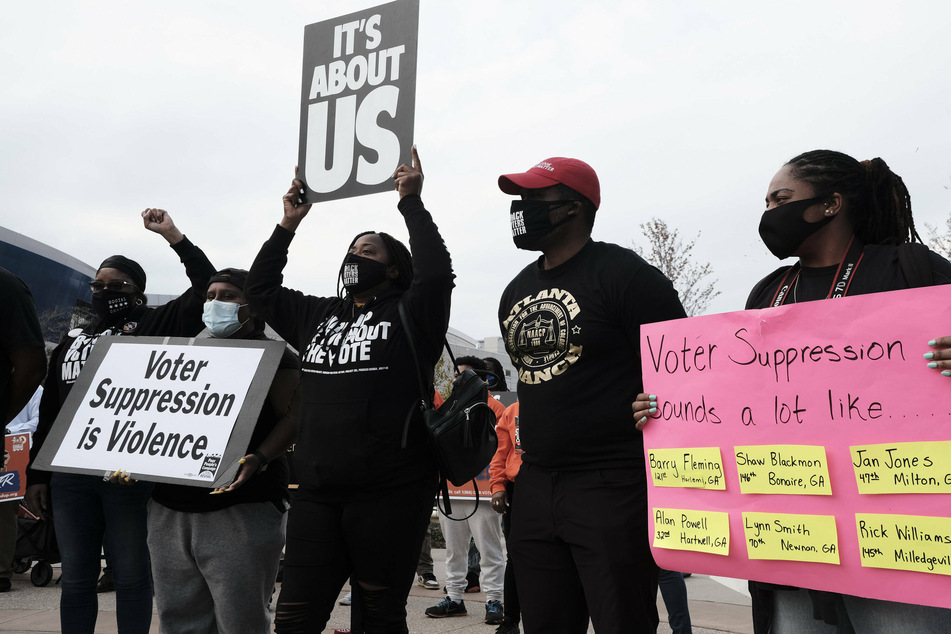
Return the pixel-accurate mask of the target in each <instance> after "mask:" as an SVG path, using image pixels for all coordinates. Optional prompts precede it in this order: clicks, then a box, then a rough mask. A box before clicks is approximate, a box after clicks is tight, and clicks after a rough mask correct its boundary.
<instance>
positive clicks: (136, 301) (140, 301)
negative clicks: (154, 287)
mask: <svg viewBox="0 0 951 634" xmlns="http://www.w3.org/2000/svg"><path fill="white" fill-rule="evenodd" d="M144 303H145V302H143V301H142V298H141V297H138V298H136V300H135V305H136V306H141V305H142V304H144Z"/></svg>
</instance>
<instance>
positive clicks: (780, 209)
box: [633, 150, 951, 634]
mask: <svg viewBox="0 0 951 634" xmlns="http://www.w3.org/2000/svg"><path fill="white" fill-rule="evenodd" d="M759 232H760V237H761V238H762V239H763V242H764V243H765V244H766V247H767V248H768V249H769V250H770V252H772V254H773V255H775V256H776V257H777V258H780V259H785V258H788V257H790V256H795V257H798V261H797V262H796V263H795V264H793V265H792V266H783V267H780V268H779V269H777V270H775V271H773V272H772V273H770V274H769V275H767V276H766V277H765V278H763V279H762V280H761V281H760V282H759V283H758V284H756V286H755V287H754V288H753V290H752V291H751V292H750V296H749V298H748V300H747V303H746V308H747V309H755V308H768V307H775V306H782V305H785V304H790V303H798V302H808V301H815V300H821V299H834V298H839V297H845V296H852V295H863V294H867V293H878V292H885V291H893V290H901V289H907V288H917V287H924V286H933V285H937V284H948V283H951V263H949V262H948V261H947V260H946V259H944V258H943V257H941V256H940V255H938V254H936V253H934V252H932V251H930V250H929V249H928V248H927V247H926V246H924V245H923V244H922V243H921V238H920V237H919V236H918V232H917V231H916V230H915V222H914V218H913V216H912V212H911V198H910V196H909V194H908V190H907V188H906V187H905V184H904V182H903V181H902V179H901V177H900V176H898V175H897V174H895V173H894V172H892V171H891V169H889V167H888V165H886V164H885V161H883V160H882V159H880V158H874V159H871V160H867V161H857V160H856V159H854V158H852V157H851V156H848V155H846V154H843V153H841V152H834V151H831V150H814V151H812V152H806V153H804V154H800V155H799V156H797V157H795V158H793V159H791V160H790V161H789V162H787V163H786V164H785V165H784V166H783V167H782V168H781V169H780V170H779V171H778V172H777V173H776V175H775V176H773V179H772V181H771V182H770V184H769V188H768V190H767V194H766V211H765V213H763V216H762V218H761V220H760V225H759ZM928 345H929V346H930V347H931V352H928V353H926V354H925V355H924V356H925V359H924V360H923V363H927V365H928V367H929V368H932V369H934V370H936V371H938V372H941V374H942V375H943V376H946V377H951V337H938V338H935V339H933V340H931V341H929V342H928ZM656 402H657V396H655V395H648V394H640V395H638V397H637V400H636V401H635V402H634V404H633V412H634V420H635V421H636V425H637V426H638V428H643V427H644V425H646V424H647V422H648V419H649V418H650V417H652V416H655V413H656ZM750 592H751V594H752V598H753V625H754V632H756V633H757V634H759V633H765V632H771V633H773V634H783V633H784V632H796V633H797V634H802V633H811V632H815V633H826V632H828V633H836V632H842V633H847V632H863V633H864V632H872V633H875V632H882V633H885V632H888V633H894V632H916V633H922V632H924V633H928V632H951V610H947V609H942V608H936V607H930V606H923V605H913V604H904V603H896V602H891V601H884V600H878V599H867V598H863V597H857V596H850V595H842V594H836V593H832V592H822V591H816V590H806V589H802V588H795V587H791V586H780V585H774V584H767V583H761V582H755V581H751V582H750Z"/></svg>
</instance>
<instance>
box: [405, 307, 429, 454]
mask: <svg viewBox="0 0 951 634" xmlns="http://www.w3.org/2000/svg"><path fill="white" fill-rule="evenodd" d="M397 307H398V308H399V312H400V323H402V324H403V331H404V332H405V333H406V340H407V341H408V342H409V349H410V353H411V354H412V355H413V367H415V368H416V378H417V380H418V381H419V409H420V411H423V412H425V411H426V410H428V409H433V401H432V398H431V392H430V391H429V390H427V389H426V381H425V380H424V379H423V370H422V368H421V367H419V354H417V352H416V342H415V341H414V340H413V333H412V331H411V330H410V327H409V318H408V317H407V316H406V309H404V308H403V300H402V299H401V300H400V301H399V303H398V304H397ZM415 411H416V406H415V405H414V406H413V407H410V408H409V412H407V413H406V420H404V421H403V440H402V442H401V443H400V448H401V449H406V440H407V438H408V436H409V424H410V421H411V420H412V419H413V414H414V413H415Z"/></svg>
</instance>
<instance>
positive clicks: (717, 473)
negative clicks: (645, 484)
mask: <svg viewBox="0 0 951 634" xmlns="http://www.w3.org/2000/svg"><path fill="white" fill-rule="evenodd" d="M648 461H649V463H650V468H651V482H652V483H653V484H654V486H655V487H680V488H687V489H719V490H720V491H723V490H724V489H726V482H725V481H724V479H723V458H722V457H721V455H720V448H719V447H693V448H686V449H651V450H650V452H648Z"/></svg>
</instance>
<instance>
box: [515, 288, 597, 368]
mask: <svg viewBox="0 0 951 634" xmlns="http://www.w3.org/2000/svg"><path fill="white" fill-rule="evenodd" d="M580 312H581V308H580V307H579V306H578V302H577V301H576V300H575V298H574V296H572V294H571V293H569V292H568V291H563V290H561V289H557V288H551V289H547V290H543V291H541V292H539V293H538V294H537V295H534V296H529V297H526V298H525V299H523V300H521V301H520V302H518V303H516V304H515V305H514V306H512V309H511V310H510V311H509V316H508V318H507V319H506V320H505V322H504V323H503V327H504V328H505V346H506V348H507V349H508V350H509V353H510V354H511V355H512V357H513V361H514V362H515V365H516V366H517V367H518V368H519V373H518V374H519V376H518V380H519V381H521V382H522V383H528V384H537V383H542V382H544V381H550V380H551V379H552V378H553V377H556V376H558V375H559V374H562V373H563V372H564V371H565V370H567V369H568V368H569V367H571V366H572V365H574V363H575V362H577V361H578V359H579V358H580V357H581V346H580V345H577V343H572V341H571V337H572V335H575V336H577V335H579V334H580V332H581V328H580V327H579V326H577V325H576V324H573V321H574V319H575V318H576V317H577V316H578V314H579V313H580Z"/></svg>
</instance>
